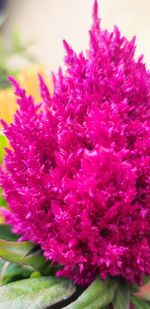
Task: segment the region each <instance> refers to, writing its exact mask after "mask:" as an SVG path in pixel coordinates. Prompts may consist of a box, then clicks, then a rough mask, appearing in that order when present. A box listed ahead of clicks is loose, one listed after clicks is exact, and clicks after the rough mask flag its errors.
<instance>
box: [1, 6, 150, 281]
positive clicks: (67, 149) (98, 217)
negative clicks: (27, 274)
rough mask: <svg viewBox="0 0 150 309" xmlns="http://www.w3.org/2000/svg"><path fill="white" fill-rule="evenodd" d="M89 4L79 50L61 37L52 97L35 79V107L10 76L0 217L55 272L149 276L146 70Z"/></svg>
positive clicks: (78, 277)
mask: <svg viewBox="0 0 150 309" xmlns="http://www.w3.org/2000/svg"><path fill="white" fill-rule="evenodd" d="M97 11H98V10H97V2H96V1H95V4H94V13H93V25H92V29H91V31H90V48H89V50H88V52H87V54H86V55H84V54H83V53H81V54H79V55H77V54H76V53H75V52H74V51H73V50H72V49H71V47H70V46H69V45H68V44H67V43H66V42H64V45H65V49H66V51H67V56H66V58H65V64H66V71H65V73H63V72H62V71H61V70H59V73H58V75H57V76H55V77H54V82H55V91H54V95H53V97H50V94H49V92H48V89H47V87H46V85H45V84H44V81H43V80H42V78H41V77H40V87H41V96H42V99H43V100H42V103H41V105H39V106H38V107H37V106H35V105H34V101H33V98H32V97H27V96H26V94H25V91H24V90H22V89H20V87H19V85H18V84H17V82H15V81H14V80H13V79H11V81H12V84H13V85H14V87H15V89H16V94H17V96H18V97H19V99H18V104H19V106H20V109H19V111H18V112H17V113H16V116H15V120H14V123H12V124H11V125H10V126H7V125H6V124H5V123H4V122H3V125H4V129H5V133H6V135H7V137H8V138H9V141H10V144H11V147H12V149H11V150H8V151H7V155H6V158H5V168H3V170H2V171H1V184H2V185H3V188H4V191H5V197H6V199H7V202H8V204H9V206H10V210H9V211H7V212H6V213H5V215H6V218H7V221H8V223H10V224H11V225H12V227H13V231H14V232H16V233H19V234H21V235H22V239H26V240H30V241H34V242H35V243H38V244H40V246H41V248H42V249H43V251H44V255H45V257H46V258H47V259H49V260H51V261H52V262H53V263H58V264H60V265H61V266H62V268H61V271H59V272H58V275H59V276H66V277H69V278H71V279H72V280H74V281H75V282H76V283H77V284H82V285H87V284H89V283H90V282H91V281H92V280H94V278H95V276H97V275H99V276H100V277H101V278H103V279H105V278H106V277H107V276H121V277H123V278H124V279H125V280H127V281H129V282H131V283H133V282H138V283H141V280H142V277H143V276H144V275H150V263H149V261H150V73H149V72H148V71H147V70H146V67H145V65H144V64H143V60H142V57H140V58H139V59H138V60H135V58H134V52H135V43H134V41H135V40H134V39H133V40H132V41H131V42H129V41H128V40H127V39H126V38H125V37H122V36H121V34H120V32H119V30H118V28H117V27H115V28H114V31H113V32H112V33H109V32H108V31H103V30H101V28H100V22H99V19H98V13H97Z"/></svg>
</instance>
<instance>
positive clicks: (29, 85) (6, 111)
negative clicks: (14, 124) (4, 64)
mask: <svg viewBox="0 0 150 309" xmlns="http://www.w3.org/2000/svg"><path fill="white" fill-rule="evenodd" d="M38 73H40V74H41V75H42V76H43V78H44V80H45V82H46V84H47V85H48V88H49V90H50V93H52V92H53V86H52V79H51V76H48V74H47V73H46V70H45V69H44V68H43V67H38V66H33V65H32V66H31V67H29V68H26V69H24V70H23V71H22V72H21V73H19V74H18V77H17V80H18V81H19V83H20V85H21V86H22V87H23V88H24V89H26V92H27V94H28V95H32V96H33V97H34V100H35V103H38V102H40V100H41V97H40V89H39V80H38ZM16 109H17V104H16V97H15V95H14V92H13V89H12V88H11V87H10V88H6V89H1V90H0V118H1V119H4V120H5V121H6V122H7V123H10V122H11V121H12V120H13V115H14V113H15V111H16ZM1 127H2V126H1Z"/></svg>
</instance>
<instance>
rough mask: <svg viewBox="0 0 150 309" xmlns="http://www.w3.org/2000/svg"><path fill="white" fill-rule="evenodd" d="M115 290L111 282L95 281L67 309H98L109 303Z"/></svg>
mask: <svg viewBox="0 0 150 309" xmlns="http://www.w3.org/2000/svg"><path fill="white" fill-rule="evenodd" d="M115 289H116V282H115V281H113V280H105V281H101V280H99V279H96V280H95V281H94V282H93V283H92V284H91V285H90V286H89V287H88V288H87V289H86V290H85V291H84V292H83V294H81V296H80V297H79V298H78V299H77V300H76V301H75V302H73V303H72V304H70V305H68V306H67V307H66V308H67V309H83V308H86V309H100V308H103V307H104V306H107V305H108V304H110V303H111V301H112V300H113V297H114V292H115Z"/></svg>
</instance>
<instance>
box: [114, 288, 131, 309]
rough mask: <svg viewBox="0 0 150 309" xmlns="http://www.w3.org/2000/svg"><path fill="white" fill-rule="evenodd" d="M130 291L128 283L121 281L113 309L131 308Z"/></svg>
mask: <svg viewBox="0 0 150 309" xmlns="http://www.w3.org/2000/svg"><path fill="white" fill-rule="evenodd" d="M129 298H130V292H129V288H128V286H127V285H125V284H123V283H121V284H120V285H119V286H118V288H117V290H116V292H115V297H114V299H113V309H129V308H130V301H129Z"/></svg>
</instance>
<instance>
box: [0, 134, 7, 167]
mask: <svg viewBox="0 0 150 309" xmlns="http://www.w3.org/2000/svg"><path fill="white" fill-rule="evenodd" d="M6 146H7V139H6V137H5V135H3V134H0V164H1V163H2V161H3V158H4V154H5V147H6Z"/></svg>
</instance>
